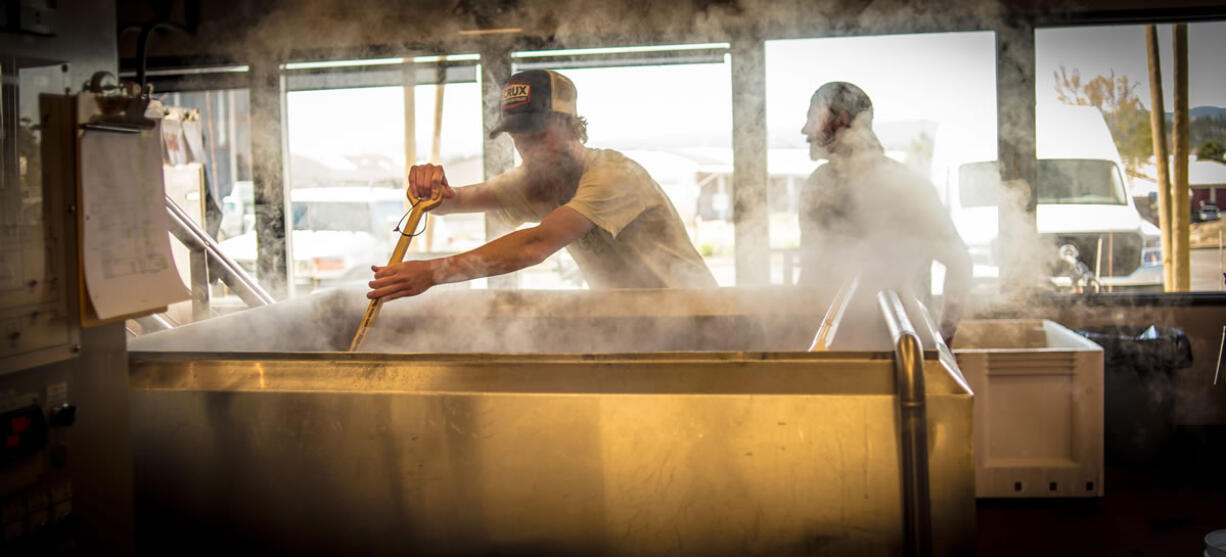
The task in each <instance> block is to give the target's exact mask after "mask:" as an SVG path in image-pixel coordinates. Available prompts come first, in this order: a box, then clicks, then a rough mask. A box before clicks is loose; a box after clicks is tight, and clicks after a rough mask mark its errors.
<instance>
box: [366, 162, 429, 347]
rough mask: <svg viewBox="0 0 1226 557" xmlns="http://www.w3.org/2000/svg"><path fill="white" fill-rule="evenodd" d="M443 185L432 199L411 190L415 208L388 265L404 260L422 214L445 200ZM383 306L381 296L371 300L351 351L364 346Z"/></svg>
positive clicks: (411, 198) (410, 200)
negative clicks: (419, 196) (419, 197)
mask: <svg viewBox="0 0 1226 557" xmlns="http://www.w3.org/2000/svg"><path fill="white" fill-rule="evenodd" d="M443 187H446V186H443ZM443 187H440V188H438V189H436V190H434V194H433V195H432V196H431V197H430V199H417V198H416V197H413V192H412V190H409V194H408V195H409V202H410V203H412V204H413V209H412V210H410V211H409V222H407V223H405V225H404V228H402V229H401V230H400V240H399V241H397V242H396V249H394V250H392V257H391V259H390V260H388V262H387V264H388V265H395V264H397V263H400V262H401V261H403V260H404V254H405V252H406V251H408V250H409V242H411V241H412V240H413V235H414V232H413V231H415V230H417V225H418V223H420V222H421V217H422V215H424V214H426V213H427V212H429V211H430V210H432V209H434V208H435V207H438V206H439V204H440V203H442V202H443ZM382 306H383V300H382V299H380V298H375V299H373V300H371V301H370V305H368V306H366V315H364V316H362V324H361V325H359V326H358V332H357V334H355V335H353V342H352V343H350V344H349V351H350V352H357V351H358V349H360V348H362V343H363V342H365V341H366V333H367V332H368V331H369V330H370V326H371V325H373V324H374V322H375V317H378V315H379V308H380V307H382Z"/></svg>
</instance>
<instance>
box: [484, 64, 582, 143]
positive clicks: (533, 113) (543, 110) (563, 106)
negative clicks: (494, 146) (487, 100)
mask: <svg viewBox="0 0 1226 557" xmlns="http://www.w3.org/2000/svg"><path fill="white" fill-rule="evenodd" d="M576 97H578V91H576V90H575V84H574V82H572V81H571V80H570V79H569V78H567V77H566V76H564V75H562V74H560V73H558V72H555V71H552V70H528V71H525V72H519V73H517V74H515V75H512V76H511V78H510V79H508V80H507V83H506V85H503V86H502V119H501V120H500V121H499V122H498V126H497V127H495V128H494V131H492V132H490V138H493V137H494V136H497V135H498V134H500V133H502V132H516V133H521V132H530V131H536V130H539V129H541V127H543V126H544V125H545V124H546V123H548V122H549V117H550V115H552V113H554V112H557V113H561V114H570V115H572V116H578V113H577V112H576V111H575V101H576Z"/></svg>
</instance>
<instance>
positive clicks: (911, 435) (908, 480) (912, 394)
mask: <svg viewBox="0 0 1226 557" xmlns="http://www.w3.org/2000/svg"><path fill="white" fill-rule="evenodd" d="M877 304H878V305H879V306H880V307H881V314H882V316H883V317H885V322H886V326H887V327H889V329H890V337H891V338H892V339H893V342H894V378H895V382H896V384H897V390H898V413H899V418H900V420H901V423H900V428H899V429H900V431H899V434H900V437H901V438H902V439H901V442H902V449H901V454H902V488H903V489H902V494H903V554H904V555H908V556H911V555H924V556H926V555H932V500H931V498H930V496H929V485H928V483H929V478H928V415H927V410H926V408H925V396H926V393H925V388H924V349H923V346H922V345H921V344H920V340H919V335H918V334H917V333H916V332H915V328H914V327H913V326H911V320H910V319H908V318H907V312H906V307H905V306H904V305H903V303H902V300H901V299H899V297H898V293H897V292H895V291H893V290H883V291H881V292H878V293H877Z"/></svg>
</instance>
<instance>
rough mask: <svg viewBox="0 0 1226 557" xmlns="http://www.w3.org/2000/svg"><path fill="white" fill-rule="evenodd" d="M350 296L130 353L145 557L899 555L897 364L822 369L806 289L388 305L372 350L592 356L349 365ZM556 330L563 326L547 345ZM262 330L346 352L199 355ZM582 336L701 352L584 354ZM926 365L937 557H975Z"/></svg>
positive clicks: (950, 395)
mask: <svg viewBox="0 0 1226 557" xmlns="http://www.w3.org/2000/svg"><path fill="white" fill-rule="evenodd" d="M353 294H354V293H353V292H348V293H346V292H343V291H338V292H337V293H336V294H334V295H320V296H311V297H310V298H311V300H308V301H303V302H301V303H299V304H290V305H287V306H285V307H279V306H281V305H280V304H278V305H274V306H269V307H267V308H256V309H252V310H248V311H246V312H242V313H240V314H238V315H239V316H247V315H253V316H255V317H254V320H255V323H256V324H255V325H252V326H251V327H250V328H248V329H240V328H238V327H237V325H238V320H235V321H233V322H232V323H230V324H229V325H226V326H224V327H221V328H220V329H218V330H215V331H213V330H208V329H206V328H203V327H196V325H189V326H185V327H180V328H178V329H176V330H173V331H166V332H163V333H156V334H154V335H148V336H147V337H144V338H142V339H139V340H142V341H145V344H146V346H153V345H154V344H157V345H159V346H160V347H161V348H167V347H172V346H174V347H177V348H178V349H179V350H180V351H177V352H176V351H161V352H154V351H136V352H133V353H132V360H131V368H132V375H131V385H132V387H133V400H134V404H133V418H134V424H135V425H134V428H133V431H134V436H135V445H136V461H137V463H136V482H137V490H136V491H137V497H138V503H139V505H138V525H139V528H140V532H141V539H142V541H144V542H148V545H146V549H147V550H149V551H150V552H155V553H156V552H158V551H172V550H178V549H181V548H182V547H183V543H182V540H183V539H191V540H192V547H193V548H194V549H195V548H198V549H199V550H200V552H208V551H210V550H216V551H223V550H224V549H225V548H228V547H234V546H242V547H248V548H252V550H261V549H263V550H268V551H273V552H276V553H296V554H318V555H325V554H341V553H345V554H407V553H421V554H452V555H457V554H491V553H497V554H499V555H506V554H512V555H514V554H533V555H539V554H592V553H600V554H612V555H663V554H689V555H709V554H736V555H741V554H746V553H759V554H772V555H776V554H782V555H796V554H815V553H816V554H830V555H888V554H898V553H900V552H901V548H902V544H903V527H902V525H903V517H902V509H901V506H900V505H899V504H898V502H899V501H900V500H901V497H902V491H901V481H900V477H901V476H900V471H901V460H900V457H901V455H900V452H899V448H898V447H899V444H898V435H899V429H898V428H899V426H898V418H897V414H896V407H895V404H896V399H895V387H894V378H893V373H894V372H893V364H892V359H893V358H892V357H891V354H890V353H889V352H885V351H880V352H856V353H852V352H822V353H808V352H804V351H803V349H804V347H805V346H807V344H808V342H809V340H810V339H811V338H812V334H813V330H814V329H815V325H816V318H815V317H814V316H816V315H820V310H818V311H812V312H809V311H808V310H809V309H811V308H810V306H813V307H821V306H822V305H823V303H822V302H824V300H823V299H820V298H819V299H815V300H813V301H808V300H802V297H801V296H800V294H810V292H808V291H803V290H793V291H788V292H783V293H770V292H768V291H765V290H764V291H739V290H728V289H725V290H721V291H720V292H719V293H718V294H719V296H715V295H713V294H715V293H713V292H684V291H675V292H666V291H641V292H609V293H598V292H574V293H563V292H548V293H531V292H516V293H510V292H489V293H482V292H478V291H472V292H457V293H454V294H455V295H454V296H452V295H451V294H452V293H442V292H440V293H438V294H440V295H436V296H434V298H433V299H422V300H419V301H417V302H416V303H408V304H399V303H394V304H388V306H387V307H386V308H384V313H383V315H382V316H381V317H380V323H381V324H383V327H376V331H373V332H372V338H371V341H374V340H375V338H374V335H375V332H381V333H382V334H386V335H389V336H403V337H404V340H403V343H404V346H405V347H406V348H413V347H415V346H428V347H431V348H462V347H465V346H469V347H483V346H493V345H495V344H497V347H498V348H501V349H503V350H507V351H520V352H539V350H538V349H539V348H541V347H545V346H554V347H567V348H571V349H572V351H573V352H581V351H582V352H589V353H570V354H544V353H519V354H513V353H452V354H441V353H421V352H412V353H399V354H393V353H380V354H375V353H352V354H351V353H345V352H340V351H339V350H343V349H344V346H345V343H346V342H347V341H348V336H349V335H350V334H351V333H352V332H353V331H352V325H351V326H350V327H351V328H350V329H349V330H337V331H334V332H332V333H329V332H327V331H326V330H327V329H329V328H330V326H331V323H330V322H329V321H328V320H326V319H318V318H317V317H318V316H324V315H335V316H336V317H335V318H334V319H335V320H337V322H342V321H343V322H347V323H351V324H356V321H347V320H348V319H349V318H350V317H351V316H355V315H358V314H360V312H361V309H362V308H361V303H360V299H353V298H352V295H353ZM442 294H447V295H442ZM466 300H467V301H468V303H465V301H466ZM789 302H790V303H789ZM756 309H760V310H762V311H764V312H766V313H762V314H759V313H756V312H754V310H756ZM401 312H403V313H401ZM574 313H584V314H585V317H584V318H583V319H582V320H579V319H577V318H574V317H573V314H574ZM878 318H879V317H878ZM223 319H225V318H219V319H214V320H210V321H209V322H206V323H202V324H200V325H206V324H210V323H213V322H217V321H222V320H223ZM552 319H563V320H564V323H563V324H562V325H558V326H555V327H547V328H544V329H541V328H540V327H545V325H544V323H546V322H548V321H549V320H552ZM278 324H279V325H278ZM532 326H536V327H537V329H536V330H535V332H536V333H537V335H536V336H535V337H532V338H529V336H528V333H529V332H532V331H530V330H528V328H529V327H532ZM517 328H522V329H525V330H524V331H522V333H523V336H520V335H517V334H516V333H515V332H514V331H515V329H517ZM704 329H708V330H704ZM227 330H228V331H229V332H230V335H229V337H227V338H228V339H230V340H231V342H229V343H225V342H219V341H221V340H222V335H223V334H224V331H227ZM260 330H264V331H268V332H270V333H272V338H273V340H271V341H270V344H276V345H280V346H285V345H289V344H294V343H295V342H299V343H300V342H301V341H300V340H295V339H302V338H309V337H314V338H321V339H331V340H329V341H326V342H324V344H326V345H328V349H329V350H335V351H334V352H326V351H323V352H312V353H284V352H278V353H268V352H266V353H258V352H242V351H238V352H224V353H207V352H192V351H188V350H189V349H190V345H191V344H192V342H193V341H195V342H196V343H197V347H198V348H205V347H207V346H206V345H207V344H213V345H214V347H215V346H217V345H218V344H229V346H230V347H231V348H230V349H231V350H242V349H243V348H236V347H238V346H242V345H244V343H250V341H249V339H244V338H242V337H244V336H245V335H248V334H253V333H254V332H256V331H260ZM789 330H794V331H795V332H794V333H793V332H789ZM427 331H429V332H430V333H431V335H430V336H425V333H426V332H427ZM768 331H779V332H780V336H773V335H771V334H768ZM491 333H493V334H501V335H502V338H501V339H499V340H497V341H490V340H488V339H487V338H486V337H489V336H492V334H491ZM669 336H674V337H675V338H672V339H669V338H667V337H669ZM157 337H162V339H161V340H159V339H158V338H157ZM466 338H468V339H469V340H470V342H468V343H467V344H465V343H464V342H463V339H466ZM583 338H587V339H592V338H596V339H599V340H604V341H606V343H607V346H611V347H622V346H623V345H624V344H627V343H638V342H643V343H645V345H646V347H647V348H652V349H656V350H658V349H659V348H658V347H661V346H666V347H667V349H668V350H685V351H684V352H677V351H668V352H651V353H622V354H613V353H599V354H598V353H590V352H600V351H599V350H586V348H587V347H588V346H590V343H591V342H592V341H591V340H588V341H587V342H588V344H582V343H581V346H580V348H579V349H577V350H575V349H574V347H575V344H574V343H575V342H576V341H577V340H578V339H583ZM455 339H460V340H459V341H457V340H455ZM153 341H157V342H153ZM418 341H421V344H416V343H417V342H418ZM328 342H331V344H328ZM788 343H791V345H792V346H793V347H792V348H790V349H787V348H786V347H784V346H783V345H785V344H788ZM133 344H134V345H135V344H136V343H133ZM246 346H250V344H247V345H246ZM738 346H743V347H746V348H747V349H752V348H750V347H764V346H775V348H771V349H770V351H735V348H736V347H738ZM525 348H527V349H532V350H525ZM730 349H732V350H730ZM133 350H141V349H140V348H137V347H135V346H133ZM695 350H708V351H695ZM781 350H788V351H781ZM923 357H926V358H927V359H928V360H929V365H928V366H926V369H927V370H928V374H929V378H928V379H929V387H930V390H929V405H930V406H929V418H930V423H929V428H930V431H929V435H930V439H932V451H931V458H932V485H933V490H932V500H933V509H934V520H933V525H934V532H933V541H934V549H935V551H936V552H937V553H938V554H963V553H970V552H972V551H973V548H974V543H973V542H974V536H973V513H974V485H973V461H972V451H971V449H972V447H971V398H970V395H969V394H968V393H966V392H965V391H963V390H962V389H961V387H960V386H959V383H958V382H957V381H956V380H954V379H953V378H951V377H950V376H949V375H948V374H947V373H946V372H945V370H944V368H943V367H942V366H941V365H939V364H938V363H937V361H936V358H937V355H936V353H935V352H930V353H925V354H923ZM194 549H193V550H194Z"/></svg>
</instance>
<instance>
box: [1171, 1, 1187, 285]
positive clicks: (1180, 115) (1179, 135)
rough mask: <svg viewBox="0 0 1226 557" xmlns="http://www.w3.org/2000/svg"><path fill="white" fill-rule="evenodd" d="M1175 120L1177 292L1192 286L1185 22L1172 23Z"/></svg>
mask: <svg viewBox="0 0 1226 557" xmlns="http://www.w3.org/2000/svg"><path fill="white" fill-rule="evenodd" d="M1174 42H1175V75H1174V77H1175V121H1174V122H1173V123H1172V124H1171V151H1172V152H1173V154H1174V155H1175V164H1174V172H1173V178H1174V179H1173V180H1172V184H1171V186H1172V190H1171V244H1172V251H1174V252H1175V253H1173V254H1171V262H1172V263H1173V264H1174V268H1173V269H1172V270H1171V278H1173V279H1174V280H1175V287H1174V288H1173V290H1174V291H1176V292H1187V291H1188V290H1190V289H1191V286H1192V279H1191V272H1190V270H1189V269H1188V265H1189V263H1191V260H1190V257H1189V256H1190V253H1189V251H1188V241H1189V239H1190V238H1189V237H1188V234H1189V225H1190V223H1189V221H1190V220H1191V218H1192V215H1191V210H1190V209H1191V208H1190V207H1189V206H1188V24H1186V23H1177V24H1175V33H1174Z"/></svg>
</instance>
